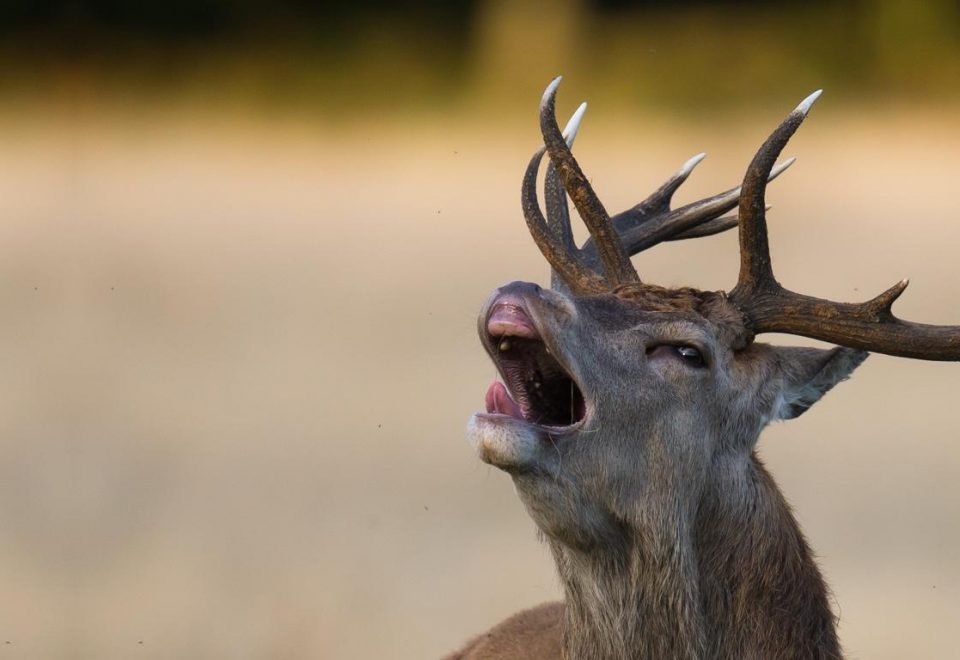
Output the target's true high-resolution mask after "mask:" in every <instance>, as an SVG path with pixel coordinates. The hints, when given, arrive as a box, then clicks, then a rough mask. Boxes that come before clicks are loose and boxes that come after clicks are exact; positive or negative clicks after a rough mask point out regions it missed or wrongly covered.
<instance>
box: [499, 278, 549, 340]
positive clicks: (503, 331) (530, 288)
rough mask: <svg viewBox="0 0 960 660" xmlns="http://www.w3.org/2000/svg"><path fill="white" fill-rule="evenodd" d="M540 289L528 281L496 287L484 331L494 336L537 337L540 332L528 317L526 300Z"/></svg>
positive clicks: (534, 295)
mask: <svg viewBox="0 0 960 660" xmlns="http://www.w3.org/2000/svg"><path fill="white" fill-rule="evenodd" d="M540 292H541V289H540V287H539V286H537V285H536V284H531V283H529V282H511V283H510V284H507V285H506V286H502V287H500V288H499V289H497V293H496V296H495V297H494V299H493V302H492V304H491V305H490V308H489V311H488V313H487V318H486V324H485V325H486V331H487V333H488V334H490V335H492V336H495V337H507V336H510V337H525V338H528V339H538V338H539V337H540V334H539V333H538V332H537V329H536V326H535V325H534V323H533V321H532V320H531V318H530V312H529V311H528V309H527V301H528V300H529V299H530V298H531V297H538V296H539V295H540Z"/></svg>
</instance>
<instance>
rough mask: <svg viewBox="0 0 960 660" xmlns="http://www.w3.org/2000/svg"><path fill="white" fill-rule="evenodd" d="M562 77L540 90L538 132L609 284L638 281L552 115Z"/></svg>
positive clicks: (611, 285) (611, 226)
mask: <svg viewBox="0 0 960 660" xmlns="http://www.w3.org/2000/svg"><path fill="white" fill-rule="evenodd" d="M561 80H562V77H560V76H558V77H556V78H555V79H554V80H553V82H551V83H550V85H548V86H547V89H546V91H545V92H544V93H543V99H542V100H541V102H540V131H541V133H543V143H544V144H545V145H546V149H547V153H548V154H549V155H550V161H551V162H552V163H553V166H554V167H555V168H556V170H557V173H558V174H559V175H560V179H561V181H563V187H564V188H566V190H567V194H569V195H570V198H571V199H572V200H573V204H574V206H576V208H577V211H578V212H579V213H580V217H581V218H582V219H583V222H584V224H585V225H586V226H587V229H588V230H589V231H590V235H591V236H592V237H593V239H594V241H595V242H596V245H597V252H598V254H599V256H600V262H601V263H602V264H603V271H604V274H605V275H606V279H607V281H608V282H609V284H610V287H611V288H612V287H617V286H620V285H622V284H630V283H634V282H639V281H640V277H639V276H638V275H637V271H636V270H634V268H633V264H631V263H630V258H629V257H628V256H627V253H626V251H624V249H623V245H622V244H621V242H620V239H619V238H618V236H617V232H616V231H615V230H614V228H613V223H612V222H611V221H610V216H609V215H608V214H607V211H606V209H605V208H604V207H603V204H602V203H601V202H600V199H599V198H598V197H597V194H596V193H595V192H594V191H593V187H592V186H591V185H590V182H589V181H588V180H587V177H586V176H585V175H584V173H583V170H581V169H580V165H579V164H578V163H577V160H576V159H575V158H574V157H573V153H572V152H571V151H570V148H569V147H568V146H567V143H566V141H565V140H564V138H563V135H562V134H561V132H560V127H559V126H557V119H556V116H555V106H556V96H557V87H559V85H560V81H561Z"/></svg>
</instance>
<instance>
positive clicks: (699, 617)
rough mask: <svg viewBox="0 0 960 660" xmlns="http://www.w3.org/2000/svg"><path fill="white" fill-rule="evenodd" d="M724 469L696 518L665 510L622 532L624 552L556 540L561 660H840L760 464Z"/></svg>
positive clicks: (806, 559)
mask: <svg viewBox="0 0 960 660" xmlns="http://www.w3.org/2000/svg"><path fill="white" fill-rule="evenodd" d="M722 460H723V459H718V461H722ZM730 461H731V464H730V465H720V466H716V467H717V468H718V469H715V470H712V471H711V474H712V475H713V481H712V482H708V483H707V485H706V487H705V489H704V491H703V493H702V494H701V496H700V498H699V501H698V502H697V504H696V506H695V508H694V509H693V510H690V511H682V510H678V509H676V508H674V510H673V511H669V510H664V508H663V504H665V502H660V503H658V504H657V506H655V507H653V508H655V509H657V510H660V511H661V512H662V513H661V514H660V515H657V514H650V513H649V511H647V512H645V513H643V514H640V515H638V517H637V519H636V520H631V521H630V522H629V524H625V532H624V534H623V535H622V543H615V544H610V545H608V546H604V547H600V548H594V549H592V550H588V551H583V550H574V549H571V548H569V547H567V546H564V545H561V544H560V543H558V542H556V541H551V549H552V551H553V554H554V557H555V559H556V563H557V567H558V570H559V574H560V577H561V580H562V582H563V585H564V589H565V592H566V604H567V607H566V615H565V616H566V620H565V630H564V640H563V645H564V656H565V658H567V659H568V660H587V659H590V660H600V659H614V658H616V659H627V658H650V659H654V658H656V659H663V658H677V659H679V658H743V659H754V658H755V659H757V660H759V659H762V658H840V657H841V654H840V648H839V644H838V642H837V637H836V631H835V619H834V616H833V614H832V613H831V611H830V607H829V603H828V599H827V589H826V586H825V584H824V582H823V579H822V578H821V576H820V572H819V571H818V569H817V567H816V565H815V564H814V563H813V560H812V558H811V556H810V551H809V548H808V547H807V544H806V542H805V541H804V539H803V536H802V534H801V533H800V531H799V528H798V527H797V524H796V522H795V521H794V520H793V517H792V515H791V514H790V510H789V508H788V506H787V504H786V502H785V501H784V499H783V497H782V495H781V494H780V492H779V491H778V490H777V488H776V486H775V484H774V483H773V480H772V479H771V477H770V475H769V474H768V473H767V471H766V470H765V469H764V467H763V465H762V464H761V463H760V462H759V460H758V459H757V458H756V457H755V456H750V458H749V459H746V460H744V459H742V458H741V459H740V461H739V465H737V464H736V461H735V460H734V459H730Z"/></svg>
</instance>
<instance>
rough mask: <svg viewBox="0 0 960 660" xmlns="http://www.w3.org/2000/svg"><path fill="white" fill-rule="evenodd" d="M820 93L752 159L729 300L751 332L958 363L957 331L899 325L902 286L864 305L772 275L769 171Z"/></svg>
mask: <svg viewBox="0 0 960 660" xmlns="http://www.w3.org/2000/svg"><path fill="white" fill-rule="evenodd" d="M818 96H820V91H817V92H814V93H813V94H811V95H810V96H808V97H807V98H806V99H805V100H804V101H803V102H802V103H801V104H800V105H799V106H797V108H796V109H795V110H794V111H793V112H791V113H790V115H788V116H787V118H786V119H785V120H784V121H783V123H782V124H780V126H778V127H777V129H776V130H775V131H774V132H773V134H772V135H771V136H770V137H769V138H767V141H766V142H764V144H763V146H761V147H760V150H759V151H758V152H757V154H756V156H754V158H753V161H752V162H751V163H750V167H749V168H748V169H747V174H746V176H745V177H744V181H743V190H742V194H741V199H740V277H739V280H738V282H737V285H736V287H734V289H733V290H732V291H731V292H730V294H729V296H728V297H729V299H730V300H731V301H732V302H733V303H734V304H736V305H737V306H738V307H739V308H740V310H741V311H742V312H743V314H744V316H745V317H746V319H747V322H748V324H749V326H750V329H751V330H752V331H753V332H754V334H759V333H762V332H783V333H787V334H792V335H800V336H804V337H810V338H813V339H820V340H823V341H828V342H832V343H835V344H840V345H842V346H848V347H850V348H859V349H862V350H866V351H875V352H878V353H886V354H887V355H896V356H900V357H909V358H917V359H921V360H952V361H960V326H946V325H944V326H938V325H927V324H923V323H913V322H910V321H903V320H901V319H898V318H897V317H896V316H894V315H893V310H892V307H893V303H894V301H896V300H897V298H899V297H900V295H901V294H902V293H903V291H904V290H905V289H906V288H907V284H908V281H907V280H902V281H900V282H898V283H897V284H895V285H893V286H892V287H890V288H889V289H887V290H886V291H884V292H883V293H881V294H880V295H878V296H876V297H874V298H872V299H870V300H868V301H866V302H863V303H839V302H833V301H830V300H824V299H821V298H814V297H812V296H805V295H803V294H799V293H795V292H793V291H789V290H787V289H785V288H783V287H782V286H781V285H780V284H779V283H778V282H777V280H776V278H775V277H774V275H773V268H772V266H771V263H770V250H769V243H768V238H767V226H766V218H765V206H764V190H765V188H766V180H767V177H766V175H765V173H766V172H768V171H769V169H770V167H771V165H772V164H773V162H774V160H775V159H776V158H777V156H778V155H779V154H780V151H782V150H783V147H784V146H785V145H786V143H787V140H789V139H790V137H791V136H792V135H793V133H794V132H796V130H797V128H798V127H799V126H800V124H801V123H802V122H803V120H804V118H806V116H807V113H808V112H809V111H810V106H811V105H813V102H814V101H816V100H817V97H818Z"/></svg>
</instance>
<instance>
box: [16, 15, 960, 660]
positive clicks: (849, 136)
mask: <svg viewBox="0 0 960 660" xmlns="http://www.w3.org/2000/svg"><path fill="white" fill-rule="evenodd" d="M0 36H2V38H0V72H2V75H0V144H2V147H0V218H2V222H0V310H2V322H0V592H2V598H0V657H2V658H8V657H9V658H25V659H31V660H32V659H46V658H49V659H57V660H61V659H65V658H96V659H110V658H123V659H127V658H157V659H159V658H195V659H204V658H210V659H219V658H250V659H261V658H264V659H266V658H346V659H353V658H361V659H363V658H397V659H406V658H411V659H412V658H430V657H438V656H440V655H442V654H443V653H445V652H447V651H450V650H451V649H453V648H454V647H456V646H457V645H458V644H459V643H460V642H461V641H463V640H464V639H466V638H467V637H469V636H471V635H473V634H475V633H478V632H480V631H482V630H484V629H485V628H487V627H489V626H490V625H492V624H493V623H495V622H497V621H499V620H501V619H502V618H504V617H505V616H506V615H508V614H510V613H511V612H513V611H515V610H517V609H519V608H521V607H525V606H529V605H532V604H535V603H538V602H541V601H543V600H548V599H553V598H556V597H557V596H558V593H559V589H558V584H557V581H556V579H555V577H554V574H553V568H552V564H551V562H550V559H549V557H548V555H547V553H546V551H545V550H544V548H543V547H542V546H541V545H540V544H539V543H538V542H537V540H536V537H535V531H534V528H533V525H532V523H531V522H530V521H529V520H528V519H527V517H526V515H525V513H524V511H523V509H522V507H521V505H520V503H519V502H518V500H517V498H516V496H515V494H514V493H513V488H512V485H511V483H510V481H509V479H508V478H507V477H506V476H505V475H503V474H501V473H499V472H497V471H496V470H494V469H492V468H489V467H487V466H485V465H483V464H481V463H480V462H479V461H478V460H477V459H476V458H475V457H474V455H473V453H472V451H471V449H470V448H469V446H468V445H467V442H466V440H465V432H464V427H465V423H466V420H467V418H468V417H469V415H470V414H471V413H472V412H473V411H475V410H477V409H478V408H479V407H481V406H482V400H483V394H484V391H485V388H486V387H487V385H488V383H489V381H490V380H491V379H492V378H493V377H494V369H493V367H492V366H491V365H490V364H489V363H488V361H487V360H486V358H485V357H484V355H483V353H482V351H481V349H480V346H479V344H478V342H477V340H476V337H475V314H476V312H477V310H478V309H479V306H480V304H481V303H482V301H483V300H484V299H485V298H486V296H487V295H488V293H489V291H490V290H491V289H492V288H493V287H495V286H497V285H498V284H501V283H503V282H505V281H509V280H513V279H528V280H533V281H540V282H544V281H546V279H547V275H546V272H547V269H546V266H545V263H544V262H543V260H542V258H541V257H540V256H539V254H538V253H537V251H536V248H535V247H534V245H533V243H532V241H531V240H530V239H529V237H528V235H527V232H526V228H525V226H524V223H523V220H522V217H521V214H520V208H519V201H518V197H519V192H518V191H519V183H520V177H521V174H522V171H523V168H524V166H525V165H526V162H527V159H528V157H529V155H530V153H531V152H532V151H533V150H534V149H535V148H536V147H537V146H538V131H537V125H536V110H537V104H538V101H539V98H540V95H541V92H542V90H543V87H544V86H545V85H546V83H547V82H548V81H549V80H550V79H551V78H552V77H553V76H554V75H556V74H557V73H564V74H565V76H566V79H565V83H564V85H563V86H562V88H561V92H560V101H559V107H560V112H561V114H563V115H566V114H567V113H569V112H571V111H572V110H573V109H574V108H575V107H576V104H577V103H578V102H579V101H581V100H583V99H588V100H589V101H590V103H591V107H590V110H589V111H588V113H587V117H586V120H585V124H584V128H583V130H582V132H581V137H580V139H579V140H578V142H577V153H578V154H579V157H580V160H581V163H582V164H583V166H584V167H585V168H586V170H587V171H588V172H589V174H590V176H591V177H592V179H593V182H594V185H595V186H596V188H597V189H598V191H599V192H600V194H601V195H602V197H603V198H604V200H605V201H606V203H607V205H608V207H609V208H611V209H614V210H620V209H621V208H625V207H627V206H630V205H632V204H633V203H634V202H636V201H637V200H639V199H640V198H642V197H644V196H645V195H646V194H647V193H648V192H649V191H651V190H652V189H653V188H654V187H656V186H657V185H659V183H660V182H661V181H662V180H663V179H664V178H665V177H666V176H667V175H668V174H670V173H671V172H672V171H674V170H675V169H676V167H678V166H679V165H680V163H682V162H683V161H684V160H686V159H687V158H688V157H689V156H691V155H692V154H695V153H697V152H699V151H707V152H708V153H709V155H710V156H709V158H708V159H707V160H706V161H705V162H704V163H703V164H702V165H701V166H700V167H699V168H698V170H697V172H696V173H695V175H694V176H693V177H692V178H691V180H690V181H689V182H688V183H687V184H686V185H685V187H684V188H683V189H682V190H681V192H680V193H679V195H678V198H679V201H681V202H683V201H690V200H693V199H696V198H699V197H703V196H706V195H708V194H710V193H713V192H715V191H717V190H719V189H721V188H725V187H727V186H730V185H733V184H735V183H736V182H738V180H739V178H740V176H741V174H742V172H743V169H744V167H745V165H746V164H747V162H748V161H749V158H750V157H751V155H752V152H753V150H754V149H755V148H756V147H757V146H758V145H759V144H760V142H761V141H762V140H763V139H764V137H765V136H766V135H767V133H768V131H769V130H770V129H772V128H773V127H774V126H775V125H776V124H777V123H778V122H779V121H780V119H781V118H782V117H783V116H784V115H785V114H786V112H788V111H789V110H790V109H791V108H793V107H794V106H795V105H796V103H797V102H799V101H800V100H801V99H802V98H804V97H805V96H806V95H807V94H808V93H809V92H810V91H812V90H813V89H816V88H818V87H823V88H825V90H826V91H825V94H824V96H823V98H822V99H821V100H820V101H819V102H818V104H817V106H816V107H815V108H814V110H813V112H812V114H811V117H810V120H809V121H808V122H807V123H806V124H805V125H804V127H803V128H802V129H801V131H800V132H799V134H798V135H797V136H796V137H795V138H794V140H793V142H792V143H791V145H790V146H789V147H788V149H787V152H786V154H785V155H796V156H798V157H799V161H798V163H797V164H796V165H795V166H794V167H793V168H792V169H791V170H790V171H789V172H788V173H787V174H786V175H785V176H784V177H782V178H781V179H779V180H778V181H777V182H776V183H775V184H774V185H773V186H772V187H771V189H770V193H769V197H768V201H769V203H771V204H772V205H773V211H772V212H771V214H770V221H771V233H772V244H773V257H774V260H775V262H776V268H777V273H778V275H779V277H780V279H781V281H782V282H784V283H785V284H786V285H788V286H790V287H792V288H795V289H797V290H801V291H804V292H808V293H811V294H814V295H820V296H825V297H830V298H834V299H841V300H859V299H865V298H867V297H869V296H872V295H873V294H875V293H877V292H879V291H881V290H883V289H885V288H886V287H887V286H889V285H890V284H892V283H893V282H895V281H897V280H898V279H900V278H902V277H911V278H912V282H913V284H912V286H911V287H910V289H909V290H908V291H907V293H906V294H905V295H904V297H903V298H902V299H901V301H900V302H898V303H897V311H898V313H899V314H900V315H901V316H903V317H905V318H910V319H914V320H918V321H925V322H930V323H949V322H960V263H958V262H957V253H958V247H960V201H958V200H957V181H958V178H960V162H958V158H957V154H958V153H960V119H958V117H960V115H958V109H960V9H958V5H957V3H955V2H953V1H952V0H926V1H923V2H920V1H909V0H849V1H846V2H824V1H812V0H806V1H804V2H781V3H776V4H773V3H765V2H759V1H756V2H749V1H740V2H733V1H728V2H703V1H700V2H696V1H690V0H688V1H684V2H672V3H656V2H628V1H626V0H553V1H551V2H532V1H530V0H513V1H509V2H508V1H506V0H454V1H450V2H412V1H409V0H401V1H388V0H353V1H351V2H325V3H308V2H302V1H298V0H282V1H280V2H266V1H265V0H190V1H188V0H165V1H161V0H142V1H141V2H138V3H123V2H119V1H116V0H100V1H99V2H97V1H86V2H83V1H72V2H70V1H62V2H55V1H48V2H37V1H33V2H25V1H21V2H15V1H9V0H8V1H4V2H0ZM636 262H637V264H638V266H639V268H640V270H641V273H642V274H643V275H644V277H645V278H648V279H650V280H652V281H655V282H658V283H661V284H665V285H680V284H686V285H694V286H699V287H703V288H712V289H718V288H728V287H730V286H731V285H732V283H733V282H734V280H735V277H736V268H737V247H736V236H735V235H734V234H733V233H729V234H725V235H722V236H717V237H712V238H708V239H702V240H698V241H686V242H680V243H674V244H668V245H664V246H661V247H658V248H656V249H655V250H653V251H652V252H651V253H649V254H645V255H643V256H642V257H640V258H637V260H636ZM773 340H774V341H788V342H792V343H803V342H802V340H793V339H789V338H777V337H774V338H773ZM808 343H810V342H808ZM958 386H960V365H955V364H937V363H923V362H912V361H909V360H903V359H895V358H888V357H884V356H875V357H873V358H871V359H870V360H869V361H868V362H867V363H866V364H865V365H864V366H863V367H861V368H860V369H859V371H858V372H857V374H856V375H855V377H854V378H853V379H852V380H851V381H850V382H849V383H846V384H844V385H842V386H841V387H839V388H837V390H835V391H834V392H831V394H830V395H829V396H828V397H826V399H825V400H824V401H823V402H822V403H820V404H819V405H818V406H817V407H816V408H815V409H814V410H813V411H812V412H811V413H809V414H808V415H805V416H804V417H802V418H801V419H799V420H796V421H794V422H791V423H790V424H784V425H778V426H775V427H773V428H771V429H769V430H768V431H767V432H766V433H765V434H764V436H763V438H762V440H761V449H760V451H761V453H762V455H763V457H764V458H765V460H766V461H767V463H768V464H769V466H770V467H771V469H772V471H773V473H774V474H775V475H776V478H777V479H778V481H779V483H780V484H781V486H782V488H783V490H784V491H785V492H786V494H787V496H788V498H789V500H790V501H791V502H792V503H793V505H794V506H795V509H796V513H797V516H798V517H799V519H800V521H801V523H802V525H803V527H804V529H805V531H806V532H807V534H808V536H809V538H810V540H811V542H812V545H813V547H814V548H815V549H816V551H817V553H818V555H819V558H820V562H821V565H822V566H823V568H824V570H825V572H826V574H827V576H828V578H829V581H830V583H831V585H832V588H833V591H834V594H835V599H836V603H837V605H836V607H837V611H838V612H839V614H840V617H841V618H840V630H841V634H842V638H843V642H844V644H845V647H846V649H847V651H848V653H849V655H850V657H852V658H891V659H893V658H907V657H909V658H954V657H956V643H955V640H956V625H957V621H958V620H960V415H958V414H957V406H958V399H957V396H958V391H960V388H958Z"/></svg>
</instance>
